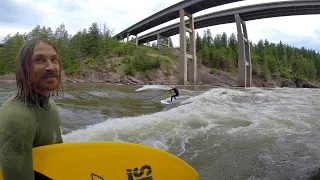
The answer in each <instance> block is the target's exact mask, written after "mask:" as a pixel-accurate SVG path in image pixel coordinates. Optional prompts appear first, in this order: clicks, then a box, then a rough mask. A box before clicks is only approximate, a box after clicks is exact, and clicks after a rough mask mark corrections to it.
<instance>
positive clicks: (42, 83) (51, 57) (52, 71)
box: [31, 42, 60, 96]
mask: <svg viewBox="0 0 320 180" xmlns="http://www.w3.org/2000/svg"><path fill="white" fill-rule="evenodd" d="M31 61H32V62H31V64H32V67H33V72H32V73H33V74H34V77H35V79H34V82H33V83H35V85H36V87H37V90H38V92H39V93H40V94H42V95H44V96H48V95H49V93H50V91H53V90H55V89H57V88H58V86H59V84H60V80H59V75H60V74H59V73H60V61H59V58H58V55H57V53H56V51H55V50H54V48H53V47H52V46H51V45H50V44H47V43H44V42H39V43H38V44H37V45H36V46H35V47H34V50H33V55H32V59H31Z"/></svg>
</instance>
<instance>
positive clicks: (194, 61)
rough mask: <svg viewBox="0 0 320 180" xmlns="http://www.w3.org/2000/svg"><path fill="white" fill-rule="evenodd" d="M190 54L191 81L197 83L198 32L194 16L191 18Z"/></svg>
mask: <svg viewBox="0 0 320 180" xmlns="http://www.w3.org/2000/svg"><path fill="white" fill-rule="evenodd" d="M189 20H190V23H189V24H190V29H191V33H190V53H191V55H192V59H191V61H190V81H191V82H192V83H196V82H197V70H198V68H197V54H196V31H195V30H194V18H193V15H191V17H190V19H189Z"/></svg>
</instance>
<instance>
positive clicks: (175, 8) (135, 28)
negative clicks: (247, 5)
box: [114, 0, 242, 38]
mask: <svg viewBox="0 0 320 180" xmlns="http://www.w3.org/2000/svg"><path fill="white" fill-rule="evenodd" d="M237 1H242V0H184V1H181V2H179V3H177V4H174V5H172V6H170V7H168V8H166V9H163V10H161V11H159V12H157V13H155V14H153V15H151V16H149V17H147V18H145V19H143V20H141V21H139V22H138V23H136V24H134V25H132V26H130V27H129V28H127V29H125V30H123V31H122V32H120V33H118V34H117V35H115V36H114V37H116V38H120V37H122V38H126V37H127V32H129V33H130V34H131V35H136V34H139V33H141V32H143V31H146V30H148V29H151V28H153V27H155V26H158V25H160V24H163V23H165V22H168V21H171V20H173V19H176V18H179V16H180V15H179V10H180V9H182V8H184V9H185V11H187V12H188V13H190V14H194V13H196V12H199V11H202V10H204V9H208V8H212V7H215V6H220V5H224V4H228V3H233V2H237Z"/></svg>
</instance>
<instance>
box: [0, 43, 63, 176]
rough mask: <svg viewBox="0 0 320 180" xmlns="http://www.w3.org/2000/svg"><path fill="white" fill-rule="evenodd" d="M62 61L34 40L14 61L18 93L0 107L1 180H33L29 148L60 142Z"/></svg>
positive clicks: (50, 47) (52, 49)
mask: <svg viewBox="0 0 320 180" xmlns="http://www.w3.org/2000/svg"><path fill="white" fill-rule="evenodd" d="M61 69H62V67H61V62H60V58H59V55H58V54H57V50H56V48H55V46H54V45H53V44H52V43H51V42H50V41H48V40H46V39H41V38H38V39H33V40H30V41H28V42H26V43H25V44H24V45H23V47H22V48H21V49H20V51H19V53H18V56H17V59H16V83H17V93H16V94H15V95H13V96H12V97H10V98H9V99H8V100H7V101H6V102H5V103H4V104H3V105H2V106H1V107H0V167H1V171H2V176H3V179H4V180H7V179H10V180H18V179H24V180H29V179H30V180H31V179H32V180H33V179H34V178H35V176H36V175H35V173H34V170H33V159H32V148H33V147H37V146H44V145H50V144H57V143H63V140H62V136H61V119H60V115H59V110H58V108H57V106H56V104H55V103H54V101H53V100H52V99H50V96H51V95H60V90H61V89H62V86H61Z"/></svg>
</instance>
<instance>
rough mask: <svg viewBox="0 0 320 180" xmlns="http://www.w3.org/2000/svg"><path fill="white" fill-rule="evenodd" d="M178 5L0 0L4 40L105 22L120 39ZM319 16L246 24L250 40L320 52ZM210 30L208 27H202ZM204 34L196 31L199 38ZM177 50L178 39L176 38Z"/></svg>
mask: <svg viewBox="0 0 320 180" xmlns="http://www.w3.org/2000/svg"><path fill="white" fill-rule="evenodd" d="M179 1H180V0H137V1H132V0H104V1H102V0H46V1H42V0H41V1H40V0H33V1H32V0H1V1H0V12H1V14H2V16H0V40H2V39H3V37H4V36H6V35H7V34H9V33H10V34H15V33H16V32H20V33H24V32H29V31H30V30H31V29H32V28H34V27H35V26H36V25H38V24H39V25H41V27H42V26H46V27H51V28H52V29H53V30H55V29H56V28H57V27H58V26H59V25H60V24H62V23H64V24H65V25H66V29H67V30H68V32H69V33H70V34H72V35H73V34H74V33H76V32H77V31H78V30H82V29H84V28H86V29H88V28H89V27H90V25H91V24H92V23H93V22H97V23H106V24H107V25H108V27H109V29H113V33H114V34H116V33H118V32H120V31H122V30H124V29H126V28H127V27H129V26H131V25H133V24H135V23H137V22H138V21H140V20H142V19H144V18H146V17H148V16H150V15H152V14H154V13H156V12H157V11H159V10H162V9H164V8H166V7H168V6H170V5H173V4H175V3H177V2H179ZM271 1H276V0H245V1H243V2H237V3H233V4H228V5H224V6H221V7H215V8H210V9H207V10H204V11H201V12H199V13H196V14H195V16H199V15H202V14H206V13H210V12H214V11H218V10H222V9H226V8H232V7H236V6H243V5H248V4H252V3H264V2H271ZM319 19H320V15H308V16H290V17H278V18H268V19H260V20H255V21H249V22H246V24H247V28H248V33H249V39H250V40H252V41H253V42H257V41H258V40H260V39H268V40H270V41H271V42H279V41H280V40H282V41H283V42H284V43H286V44H290V45H294V46H296V47H302V46H304V47H306V48H312V49H315V50H320V21H319ZM176 22H178V19H176V20H173V21H170V22H168V23H165V24H162V25H160V26H158V27H155V28H153V29H150V30H148V31H145V32H143V33H141V34H139V35H143V34H145V33H148V32H150V31H153V30H155V29H157V28H159V27H163V26H167V25H169V24H172V23H176ZM204 29H207V28H204ZM204 29H198V30H197V32H199V33H200V34H201V35H202V33H203V31H204ZM210 29H211V31H212V33H213V35H215V34H216V33H222V32H226V33H227V34H228V36H229V35H230V34H231V33H232V32H233V33H236V25H235V23H232V24H226V25H219V26H213V27H210ZM172 38H173V41H174V46H178V40H179V39H178V38H179V37H178V36H177V35H175V36H173V37H172Z"/></svg>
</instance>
